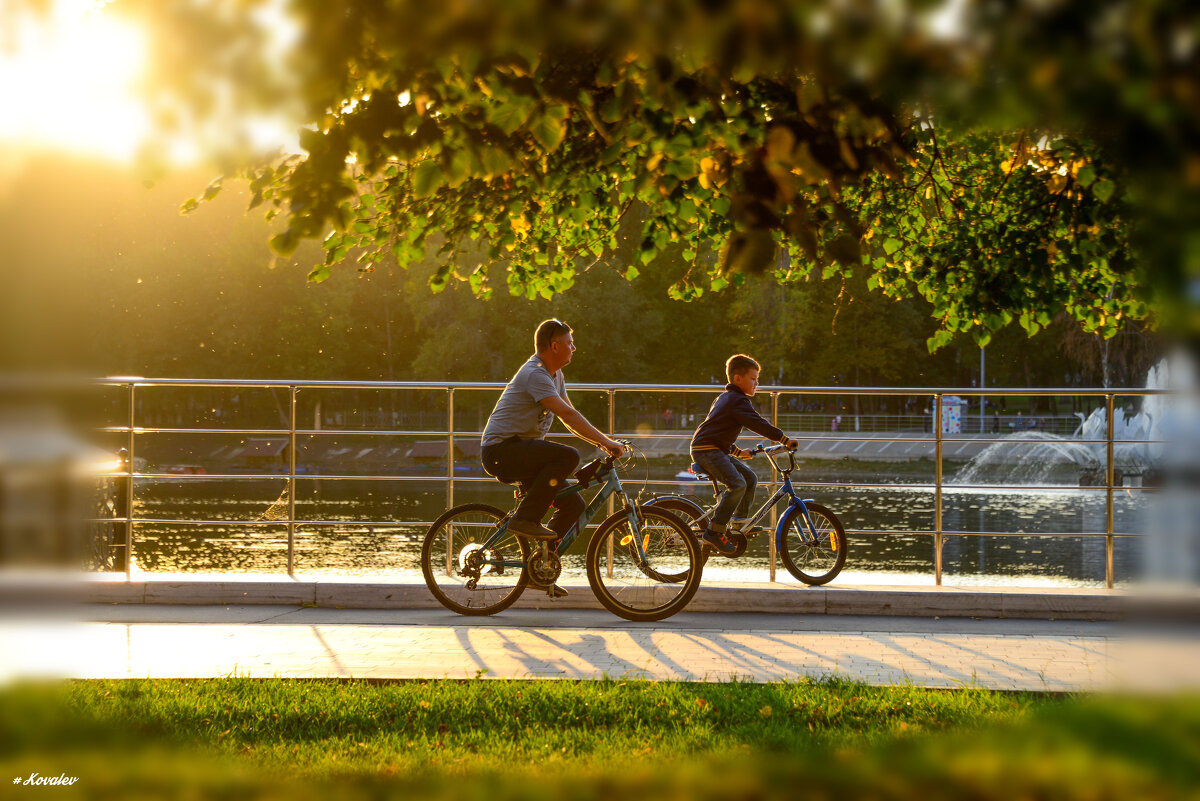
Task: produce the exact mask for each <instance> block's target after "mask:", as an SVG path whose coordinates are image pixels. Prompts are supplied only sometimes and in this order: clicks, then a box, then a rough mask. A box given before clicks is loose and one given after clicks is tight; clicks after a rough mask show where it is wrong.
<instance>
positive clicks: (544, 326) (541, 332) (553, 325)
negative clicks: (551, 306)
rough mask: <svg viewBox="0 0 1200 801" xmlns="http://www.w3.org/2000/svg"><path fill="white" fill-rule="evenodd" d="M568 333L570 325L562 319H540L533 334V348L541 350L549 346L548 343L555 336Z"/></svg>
mask: <svg viewBox="0 0 1200 801" xmlns="http://www.w3.org/2000/svg"><path fill="white" fill-rule="evenodd" d="M569 333H571V326H569V325H567V324H566V323H564V322H563V321H562V320H556V319H550V320H542V322H541V323H539V324H538V327H537V331H535V332H534V334H533V349H534V350H535V351H538V352H541V351H543V350H545V349H546V348H548V347H550V343H551V342H553V341H554V338H555V337H560V336H562V335H563V334H569Z"/></svg>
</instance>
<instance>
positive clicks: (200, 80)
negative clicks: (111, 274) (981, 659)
mask: <svg viewBox="0 0 1200 801" xmlns="http://www.w3.org/2000/svg"><path fill="white" fill-rule="evenodd" d="M269 6H270V4H269V3H265V2H256V0H205V1H204V2H201V0H172V2H169V3H162V2H160V1H159V0H120V1H119V2H116V3H113V4H112V8H113V10H114V13H121V12H122V11H124V12H127V13H134V14H138V15H141V16H142V17H143V18H144V19H147V20H149V21H150V22H151V23H152V24H153V25H155V26H156V30H158V31H159V32H160V34H161V35H160V36H159V38H158V41H159V42H160V50H161V53H160V54H159V55H160V58H161V61H160V63H161V64H163V65H164V66H163V68H162V69H161V70H159V71H158V73H157V74H158V75H159V77H160V79H161V80H160V81H159V83H158V84H156V85H155V86H153V87H152V91H153V92H154V93H155V97H156V99H157V102H158V106H157V108H158V109H159V111H160V114H161V117H162V119H163V120H164V121H168V122H170V121H174V122H175V123H176V124H179V125H186V124H191V123H194V122H195V121H196V120H203V121H206V123H207V124H209V125H213V121H214V120H216V121H221V120H224V121H226V123H228V124H227V125H226V124H218V125H216V127H218V128H221V129H222V130H226V129H233V128H234V127H236V124H237V123H238V122H244V121H245V120H253V119H259V118H261V116H262V115H263V114H267V113H284V114H288V115H291V116H292V117H293V118H294V119H296V120H298V121H299V123H300V124H301V130H300V146H301V148H302V152H301V153H299V154H288V153H276V154H265V155H264V154H247V153H245V152H240V153H234V152H233V151H227V152H226V153H225V156H226V158H227V161H226V164H227V168H228V171H229V173H230V174H235V175H240V176H242V177H244V178H246V179H247V180H248V181H249V186H250V189H251V192H252V200H251V203H250V205H251V208H254V207H257V206H260V205H262V206H264V207H265V208H266V210H267V214H268V216H271V217H274V216H276V215H279V217H280V219H281V221H282V224H283V227H282V229H281V230H280V231H279V232H278V233H277V234H276V235H275V236H274V237H273V239H272V240H271V245H272V247H273V248H274V249H275V251H276V252H278V253H280V254H291V253H292V252H293V251H295V249H296V248H297V247H298V246H299V245H300V243H301V242H302V241H304V240H307V239H315V240H319V241H321V242H322V245H323V248H324V252H325V257H324V260H323V262H322V263H320V264H319V265H317V266H316V267H315V268H314V269H313V270H312V271H311V274H310V277H311V278H312V279H313V280H314V281H322V280H324V279H325V278H327V277H328V276H329V275H330V273H331V271H332V270H334V269H340V268H341V265H343V264H344V263H346V262H347V261H351V260H352V261H353V263H355V264H356V265H357V268H358V269H360V270H368V271H369V270H373V269H375V268H377V267H379V266H381V265H385V264H391V263H393V261H394V262H395V263H398V264H399V265H401V266H408V265H410V264H413V263H416V262H418V261H420V260H422V259H423V258H424V257H425V256H426V255H427V253H428V251H429V248H431V247H434V248H437V249H438V253H439V259H438V266H437V268H436V269H435V270H434V272H433V274H432V276H431V277H430V279H429V282H430V284H431V286H432V287H433V289H434V290H435V291H438V290H440V289H442V288H444V287H445V286H446V285H447V283H449V282H451V281H463V282H466V283H468V284H469V285H470V287H471V289H472V290H473V291H474V292H475V293H477V294H479V295H482V296H488V295H490V294H491V293H492V292H493V291H494V290H495V288H496V287H497V286H500V287H503V288H504V290H506V291H508V292H510V293H512V294H522V295H525V296H527V297H535V296H538V295H541V296H543V297H547V298H549V297H552V296H553V295H555V294H556V293H561V292H564V291H565V290H568V289H569V288H570V287H571V286H572V284H573V283H574V281H575V280H576V278H577V276H578V275H579V273H580V271H583V270H586V269H588V268H589V267H590V266H591V265H594V264H596V263H597V262H600V261H604V262H605V263H607V264H610V265H612V266H615V267H616V268H617V269H619V270H620V272H622V273H623V274H624V276H625V277H626V278H630V279H632V278H636V277H637V276H638V274H639V273H640V272H643V271H646V270H648V269H650V270H653V269H656V268H657V265H658V264H659V259H660V258H661V257H662V254H664V253H665V252H666V251H667V250H668V249H670V248H678V249H679V250H680V252H681V253H682V257H683V258H684V259H685V260H686V261H687V262H688V264H689V267H690V269H688V270H687V271H686V272H685V273H684V274H683V275H681V276H679V277H678V278H677V280H675V281H674V282H673V283H672V284H671V285H670V288H669V293H670V295H671V296H672V297H674V298H677V299H695V298H697V297H699V296H700V295H702V294H703V293H705V292H709V291H714V290H721V289H724V288H726V287H728V286H730V285H740V284H742V283H743V282H744V281H745V279H746V276H748V275H753V274H761V273H767V274H769V275H770V276H772V277H774V278H775V279H776V280H778V281H780V282H784V283H786V282H791V281H798V280H803V279H806V278H808V277H810V276H813V275H822V276H826V277H829V276H841V277H843V278H844V279H847V280H849V279H856V278H859V279H864V280H865V284H864V285H865V286H867V287H869V288H871V289H875V290H878V291H882V292H884V293H886V294H888V295H891V296H893V297H906V296H910V295H914V294H916V295H920V296H922V297H924V298H925V299H926V300H928V301H929V302H930V303H931V304H932V310H933V315H934V316H935V318H936V321H937V324H938V328H937V331H936V333H935V334H934V335H933V336H932V337H930V339H929V346H930V348H931V349H934V348H936V347H938V346H940V345H943V344H945V343H946V342H949V341H950V339H951V338H952V337H953V335H954V333H955V332H970V333H971V334H972V335H973V336H974V337H975V339H976V341H977V342H978V343H979V344H986V343H987V342H988V340H989V339H990V337H991V336H992V335H993V334H994V333H995V332H997V331H999V330H1001V329H1003V328H1005V327H1006V326H1008V325H1009V324H1010V323H1012V322H1014V321H1016V322H1018V323H1019V324H1020V325H1021V326H1022V327H1023V328H1024V329H1025V330H1026V332H1028V333H1030V334H1032V333H1035V332H1037V331H1038V330H1039V329H1040V328H1041V327H1043V326H1045V325H1047V324H1048V323H1049V322H1050V320H1051V318H1052V317H1053V316H1054V315H1055V314H1057V313H1058V312H1060V311H1062V310H1066V311H1067V312H1068V313H1069V314H1070V315H1071V316H1072V317H1073V318H1074V319H1075V320H1077V321H1078V322H1079V323H1080V324H1081V325H1082V327H1083V329H1084V330H1086V331H1094V332H1098V333H1100V334H1101V335H1103V336H1112V335H1113V334H1115V333H1116V332H1117V330H1118V329H1119V328H1120V327H1121V326H1122V325H1123V324H1124V322H1125V321H1129V320H1147V318H1152V317H1153V313H1154V309H1155V308H1156V306H1159V307H1161V306H1162V304H1163V303H1164V300H1163V299H1164V298H1167V297H1170V296H1171V295H1172V294H1173V293H1175V294H1178V290H1179V286H1180V284H1179V281H1180V279H1181V278H1190V279H1191V280H1195V276H1196V275H1197V274H1200V234H1197V233H1195V231H1198V230H1200V228H1197V227H1196V225H1195V223H1196V222H1198V220H1197V217H1200V211H1198V207H1200V203H1197V200H1198V198H1200V144H1198V143H1200V43H1198V38H1200V12H1198V11H1197V10H1196V8H1195V6H1194V5H1191V4H1187V3H1182V2H1169V1H1168V0H1146V2H1139V3H1128V2H1113V1H1111V0H1054V1H1052V2H1041V1H1038V2H1035V0H1003V1H1002V2H994V3H978V4H973V3H962V4H955V3H950V4H945V3H937V2H920V1H919V0H909V2H903V1H900V2H892V3H885V2H870V1H868V0H851V2H838V3H834V2H828V3H819V2H817V3H803V4H802V3H784V2H765V1H764V2H742V3H691V2H685V1H684V0H648V1H647V2H636V3H634V2H616V3H613V2H604V3H590V2H581V3H573V4H559V3H549V2H539V1H538V0H510V2H506V3H503V4H457V3H447V4H442V5H440V6H438V7H436V8H432V9H431V8H430V7H428V6H427V5H426V4H418V3H412V2H405V1H404V0H342V2H333V3H331V2H326V1H325V0H290V2H288V3H287V11H288V14H289V18H290V19H291V20H292V21H293V24H294V25H295V26H296V28H295V30H296V31H297V34H296V36H295V37H294V38H293V39H292V40H290V41H284V40H282V39H281V38H280V37H278V36H276V37H274V38H272V36H271V20H272V19H273V18H272V17H270V16H269V15H267V14H265V13H264V8H265V7H269ZM231 141H232V140H231ZM220 185H221V184H220V182H219V181H218V182H215V183H214V184H213V185H211V186H210V188H209V190H208V191H207V192H206V193H205V197H212V196H213V195H215V193H216V192H217V191H219V188H220ZM200 202H201V201H199V200H197V201H189V202H188V203H187V204H185V208H186V209H191V208H194V207H195V206H197V205H199V203H200Z"/></svg>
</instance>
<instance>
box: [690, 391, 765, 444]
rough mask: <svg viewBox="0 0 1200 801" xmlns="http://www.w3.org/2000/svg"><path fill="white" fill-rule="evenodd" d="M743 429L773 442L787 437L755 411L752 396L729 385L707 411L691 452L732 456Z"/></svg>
mask: <svg viewBox="0 0 1200 801" xmlns="http://www.w3.org/2000/svg"><path fill="white" fill-rule="evenodd" d="M743 428H748V429H750V430H751V431H753V432H754V433H755V434H761V435H762V436H764V437H766V438H767V439H769V440H771V441H772V442H782V441H783V440H784V439H786V438H787V435H785V434H784V433H783V431H782V430H780V429H778V428H776V427H775V426H773V425H771V423H770V421H769V420H767V418H765V417H763V416H762V415H761V414H759V413H758V412H757V411H755V409H754V404H753V403H751V402H750V396H749V395H747V394H746V393H745V392H742V391H741V390H740V389H738V388H737V387H736V386H734V385H733V384H726V385H725V391H724V392H722V393H721V394H720V395H718V396H717V399H716V400H715V401H713V405H712V406H711V407H710V408H709V410H708V416H707V417H705V418H704V422H703V423H701V424H700V427H699V428H697V429H696V433H695V434H693V435H692V448H691V449H692V450H693V451H704V450H713V449H716V450H719V451H721V452H722V453H731V452H732V451H733V444H734V443H735V442H736V441H737V438H738V435H739V434H741V433H742V429H743Z"/></svg>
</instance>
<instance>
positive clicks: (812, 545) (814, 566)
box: [779, 503, 846, 586]
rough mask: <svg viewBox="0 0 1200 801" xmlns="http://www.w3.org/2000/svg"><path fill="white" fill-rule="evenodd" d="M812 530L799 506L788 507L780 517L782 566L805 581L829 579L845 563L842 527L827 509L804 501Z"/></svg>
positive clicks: (825, 581)
mask: <svg viewBox="0 0 1200 801" xmlns="http://www.w3.org/2000/svg"><path fill="white" fill-rule="evenodd" d="M805 506H806V507H808V517H809V519H810V520H812V529H809V527H808V521H807V520H805V519H804V513H803V512H802V511H801V510H800V507H798V506H793V507H792V508H790V509H788V511H787V513H786V514H785V515H784V518H783V530H784V534H785V538H784V541H783V548H782V549H780V551H779V556H780V557H781V558H782V559H783V566H784V567H786V568H787V571H788V572H789V573H791V574H792V575H793V576H795V577H796V579H797V580H798V581H802V582H804V583H805V584H810V585H814V586H816V585H819V584H828V583H829V582H831V581H833V579H834V578H835V577H836V576H837V574H838V573H841V572H842V566H843V565H845V564H846V530H845V529H844V528H842V523H841V521H840V520H838V519H837V517H836V516H835V515H834V514H833V512H831V511H830V510H828V509H826V508H825V507H824V506H821V505H820V504H818V503H806V504H805Z"/></svg>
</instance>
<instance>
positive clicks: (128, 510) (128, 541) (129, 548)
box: [125, 382, 137, 581]
mask: <svg viewBox="0 0 1200 801" xmlns="http://www.w3.org/2000/svg"><path fill="white" fill-rule="evenodd" d="M134 401H135V398H134V384H133V383H132V382H130V384H129V446H128V448H127V450H128V452H129V463H128V464H127V465H126V470H125V473H126V478H125V481H126V489H125V580H126V581H132V580H133V473H134V468H133V440H134V436H133V427H134V423H135V421H136V415H137V406H136V405H135V404H134Z"/></svg>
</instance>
